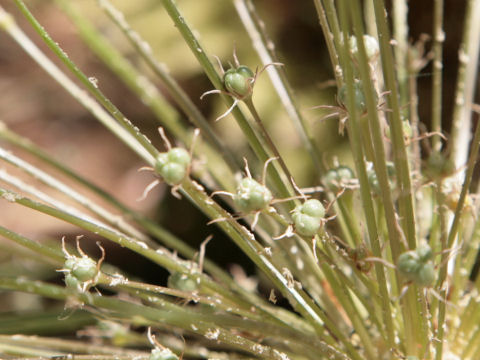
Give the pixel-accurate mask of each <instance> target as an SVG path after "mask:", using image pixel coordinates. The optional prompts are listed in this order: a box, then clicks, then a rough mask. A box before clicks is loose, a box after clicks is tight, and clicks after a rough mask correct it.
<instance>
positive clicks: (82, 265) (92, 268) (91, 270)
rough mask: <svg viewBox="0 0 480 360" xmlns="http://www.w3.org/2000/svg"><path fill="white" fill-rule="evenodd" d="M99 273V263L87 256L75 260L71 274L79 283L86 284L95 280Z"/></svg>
mask: <svg viewBox="0 0 480 360" xmlns="http://www.w3.org/2000/svg"><path fill="white" fill-rule="evenodd" d="M67 261H68V260H67ZM97 273H98V269H97V263H96V262H95V261H94V260H92V259H90V258H89V257H87V256H82V257H81V258H75V263H74V264H73V267H72V272H71V274H72V275H73V276H75V277H76V278H77V279H78V280H79V281H81V282H85V281H89V280H93V279H94V278H95V276H97Z"/></svg>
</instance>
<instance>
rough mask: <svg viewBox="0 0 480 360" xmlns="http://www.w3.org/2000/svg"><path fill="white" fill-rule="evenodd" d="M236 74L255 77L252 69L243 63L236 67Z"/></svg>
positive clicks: (247, 77)
mask: <svg viewBox="0 0 480 360" xmlns="http://www.w3.org/2000/svg"><path fill="white" fill-rule="evenodd" d="M237 74H240V75H242V76H243V77H244V78H245V79H249V78H250V79H253V78H254V77H255V74H254V73H253V71H252V70H250V68H249V67H248V66H245V65H240V66H239V67H237Z"/></svg>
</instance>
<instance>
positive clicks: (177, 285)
mask: <svg viewBox="0 0 480 360" xmlns="http://www.w3.org/2000/svg"><path fill="white" fill-rule="evenodd" d="M167 284H168V287H170V288H172V289H177V290H181V291H188V292H191V291H195V290H197V285H198V284H197V282H196V281H195V280H194V279H192V278H190V277H188V276H187V275H185V274H182V273H180V272H173V273H172V274H170V276H169V277H168V280H167Z"/></svg>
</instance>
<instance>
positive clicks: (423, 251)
mask: <svg viewBox="0 0 480 360" xmlns="http://www.w3.org/2000/svg"><path fill="white" fill-rule="evenodd" d="M415 251H416V253H417V254H418V257H419V259H420V261H421V262H424V263H426V262H427V261H429V260H431V259H432V258H433V252H432V248H431V247H430V246H429V245H428V244H426V243H425V244H421V245H419V246H418V247H417V248H416V249H415Z"/></svg>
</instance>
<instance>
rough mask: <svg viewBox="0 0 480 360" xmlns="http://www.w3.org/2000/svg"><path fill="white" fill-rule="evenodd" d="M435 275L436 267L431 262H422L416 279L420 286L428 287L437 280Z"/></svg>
mask: <svg viewBox="0 0 480 360" xmlns="http://www.w3.org/2000/svg"><path fill="white" fill-rule="evenodd" d="M435 275H436V272H435V268H434V266H433V265H432V264H431V263H426V264H422V265H421V266H420V268H419V269H418V272H417V277H416V278H415V280H414V281H415V282H416V283H417V284H418V285H420V286H427V287H428V286H431V285H432V284H433V282H434V281H435Z"/></svg>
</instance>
